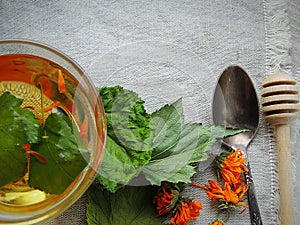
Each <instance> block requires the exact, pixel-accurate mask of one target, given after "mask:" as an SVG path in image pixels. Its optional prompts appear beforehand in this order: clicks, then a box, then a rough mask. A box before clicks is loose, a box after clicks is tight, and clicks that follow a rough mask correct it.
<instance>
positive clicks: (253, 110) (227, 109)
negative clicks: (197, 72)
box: [213, 66, 259, 148]
mask: <svg viewBox="0 0 300 225" xmlns="http://www.w3.org/2000/svg"><path fill="white" fill-rule="evenodd" d="M213 120H214V124H215V125H222V126H225V127H231V128H245V129H248V130H249V131H247V132H243V133H240V134H237V135H234V136H230V137H227V138H225V139H224V142H226V143H227V144H229V145H231V146H235V147H238V146H244V148H246V147H247V146H248V145H249V143H250V142H251V140H252V139H253V138H254V136H255V134H256V131H257V127H258V123H259V103H258V99H257V94H256V92H255V89H254V85H253V83H252V81H251V79H250V78H249V76H248V75H247V74H246V72H245V71H244V70H243V69H242V68H240V67H238V66H230V67H228V68H227V69H225V70H224V72H223V73H222V75H221V76H220V78H219V81H218V84H217V86H216V89H215V95H214V99H213Z"/></svg>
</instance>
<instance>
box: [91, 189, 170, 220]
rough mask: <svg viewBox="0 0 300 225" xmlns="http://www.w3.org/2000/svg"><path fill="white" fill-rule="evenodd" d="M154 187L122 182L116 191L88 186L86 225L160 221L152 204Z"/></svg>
mask: <svg viewBox="0 0 300 225" xmlns="http://www.w3.org/2000/svg"><path fill="white" fill-rule="evenodd" d="M156 191H157V188H156V187H153V186H143V187H137V186H126V187H125V188H123V189H120V190H118V191H117V192H116V193H110V192H108V191H106V190H100V189H98V188H95V187H91V188H90V189H89V190H88V201H89V203H88V206H87V213H86V215H87V222H88V224H89V225H117V224H122V225H158V224H159V225H161V224H162V219H164V218H163V217H162V218H158V217H156V215H155V207H154V205H153V204H152V201H153V196H154V194H155V193H156Z"/></svg>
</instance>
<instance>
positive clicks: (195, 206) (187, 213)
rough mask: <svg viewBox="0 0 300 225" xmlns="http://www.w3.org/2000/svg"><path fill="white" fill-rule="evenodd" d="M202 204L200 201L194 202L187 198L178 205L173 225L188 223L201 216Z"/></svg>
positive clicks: (172, 220) (172, 221)
mask: <svg viewBox="0 0 300 225" xmlns="http://www.w3.org/2000/svg"><path fill="white" fill-rule="evenodd" d="M201 209H202V204H201V203H200V202H193V201H191V200H189V199H185V200H184V201H182V202H180V203H179V204H178V206H177V210H176V213H175V215H174V216H173V217H172V218H171V220H170V222H171V224H172V225H186V224H188V222H189V221H190V220H195V219H196V218H197V217H198V216H200V210H201Z"/></svg>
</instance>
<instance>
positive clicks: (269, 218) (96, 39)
mask: <svg viewBox="0 0 300 225" xmlns="http://www.w3.org/2000/svg"><path fill="white" fill-rule="evenodd" d="M299 5H300V4H299V0H289V1H284V0H280V1H279V0H278V1H271V0H269V1H263V0H253V1H247V0H236V1H235V0H218V1H198V0H187V1H180V0H174V1H166V0H153V1H138V0H130V1H123V0H122V1H105V0H95V1H93V0H88V1H80V0H73V1H71V0H55V1H36V0H23V1H17V0H1V1H0V17H1V23H0V32H1V33H0V38H1V39H5V38H25V39H31V40H37V41H40V42H44V43H47V44H49V45H51V46H54V47H55V48H57V49H60V50H61V51H63V52H64V53H66V54H67V55H69V56H70V57H72V58H73V59H74V60H75V61H77V62H78V63H79V64H80V65H81V66H82V67H83V68H84V70H86V71H87V73H88V74H89V76H90V77H91V79H92V81H93V82H94V83H95V85H96V86H105V85H115V84H120V85H122V86H124V87H126V88H130V89H133V90H134V91H136V92H138V93H139V94H140V96H141V97H142V98H144V99H145V100H146V108H147V110H148V111H149V112H151V111H154V110H155V109H157V108H159V107H161V106H162V105H164V104H166V103H172V102H173V101H174V100H176V99H177V98H179V97H183V106H184V113H185V115H186V117H185V120H186V121H187V122H202V123H203V124H204V125H209V124H211V123H212V118H211V100H212V94H213V90H214V87H215V84H216V81H217V78H218V76H219V75H220V74H221V72H222V71H223V70H224V69H225V68H226V67H227V66H229V65H232V64H237V65H240V66H241V67H243V68H244V69H245V70H246V71H247V72H248V74H249V75H250V76H251V78H252V80H253V82H254V84H255V86H256V88H257V93H258V95H259V96H260V94H261V88H262V86H261V84H262V82H263V80H264V79H265V77H266V76H267V75H268V74H269V73H273V72H279V71H285V72H288V73H291V74H293V75H294V77H295V78H296V80H297V81H298V85H299V83H300V55H299V52H300V51H299V50H300V46H299V41H300V32H299V30H300V29H299V25H300V23H299V21H300V10H299V9H300V8H299V7H300V6H299ZM292 134H293V139H292V146H293V157H294V158H293V160H294V161H293V170H294V172H295V195H296V199H297V201H295V202H296V206H297V207H298V208H299V207H300V203H299V202H300V201H299V200H300V199H299V198H300V195H299V193H300V191H299V188H300V187H299V181H297V178H298V179H299V175H298V174H297V173H299V172H300V166H299V160H298V158H299V157H300V153H299V152H297V151H295V150H296V149H299V147H300V142H299V136H300V124H299V120H297V121H296V123H295V125H294V126H293V133H292ZM217 150H218V149H212V151H217ZM248 151H249V161H250V163H251V166H252V170H253V177H254V181H255V185H256V192H257V198H258V202H259V206H260V210H261V214H262V219H263V221H264V224H266V225H271V224H280V222H279V217H278V209H279V206H278V202H279V201H278V177H277V172H276V169H277V168H276V165H277V164H276V145H275V140H274V137H273V129H272V128H269V127H268V125H267V124H266V122H265V120H264V117H263V115H262V112H261V117H260V125H259V130H258V133H257V136H256V137H255V139H254V140H253V142H252V143H251V145H250V146H249V148H248ZM213 176H214V175H213V172H212V168H211V166H210V165H209V164H208V163H203V164H200V165H199V167H198V171H197V174H195V176H194V177H193V180H194V181H195V182H197V183H199V184H205V183H206V182H207V180H208V179H211V178H212V177H213ZM186 194H187V195H191V196H193V198H194V199H196V200H199V201H201V202H202V204H203V210H202V211H201V216H200V217H199V219H197V221H194V222H191V223H190V224H208V223H209V222H212V221H213V220H214V219H215V218H216V213H217V211H216V209H215V206H214V205H213V204H212V203H211V201H210V200H209V199H208V197H207V196H206V195H205V193H204V192H203V191H201V190H198V189H195V188H188V190H187V193H186ZM86 204H87V198H86V195H84V196H83V197H82V198H81V199H80V200H79V201H78V202H77V203H76V204H75V205H74V206H72V207H71V208H70V209H68V210H67V211H66V212H64V213H63V214H62V215H60V216H59V217H57V218H54V219H51V220H49V221H47V222H44V223H42V224H43V225H50V224H53V225H56V224H64V225H68V224H70V225H71V224H72V225H75V224H80V225H81V224H86V221H85V209H86ZM248 212H249V211H248V210H247V211H246V212H245V213H244V214H242V215H240V214H238V211H237V212H236V213H234V214H233V215H232V217H230V220H229V221H228V224H232V225H247V224H250V220H249V214H248ZM296 213H297V221H298V222H300V214H299V212H298V210H296Z"/></svg>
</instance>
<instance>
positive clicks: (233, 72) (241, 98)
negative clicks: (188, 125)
mask: <svg viewBox="0 0 300 225" xmlns="http://www.w3.org/2000/svg"><path fill="white" fill-rule="evenodd" d="M212 107H213V109H212V110H213V120H214V124H215V125H221V126H224V127H225V128H243V129H247V131H246V132H242V133H239V134H237V135H234V136H230V137H226V138H224V139H223V141H222V143H223V144H224V145H225V146H226V147H227V148H228V147H229V148H230V149H232V150H235V149H237V148H240V149H241V150H242V151H243V152H244V154H245V157H246V158H247V154H246V153H247V152H246V149H247V146H248V145H249V143H250V142H251V141H252V139H253V138H254V136H255V134H256V132H257V128H258V124H259V103H258V99H257V94H256V91H255V88H254V85H253V83H252V81H251V79H250V77H249V76H248V75H247V73H246V72H245V71H244V70H243V69H242V68H240V67H239V66H230V67H228V68H227V69H225V70H224V72H223V73H222V74H221V76H220V77H219V80H218V84H217V86H216V89H215V94H214V98H213V105H212ZM246 166H247V168H248V172H247V173H246V174H245V177H246V182H247V184H248V202H249V211H250V218H251V224H252V225H254V224H260V225H262V220H261V216H260V212H259V207H258V203H257V200H256V196H255V190H254V183H253V179H252V174H251V169H250V164H249V162H248V160H247V162H246Z"/></svg>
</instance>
